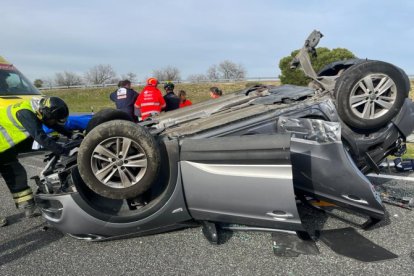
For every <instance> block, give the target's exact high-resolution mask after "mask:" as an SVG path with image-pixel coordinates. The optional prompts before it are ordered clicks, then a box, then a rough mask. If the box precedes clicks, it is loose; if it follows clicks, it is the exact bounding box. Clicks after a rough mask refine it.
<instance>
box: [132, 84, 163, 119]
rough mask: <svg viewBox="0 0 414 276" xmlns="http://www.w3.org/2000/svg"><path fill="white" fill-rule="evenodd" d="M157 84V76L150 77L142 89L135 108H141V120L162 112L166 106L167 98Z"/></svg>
mask: <svg viewBox="0 0 414 276" xmlns="http://www.w3.org/2000/svg"><path fill="white" fill-rule="evenodd" d="M157 85H158V80H157V79H156V78H149V79H148V80H147V85H146V86H145V87H144V88H143V89H142V91H141V93H140V94H139V96H138V98H137V101H136V102H135V108H136V109H139V111H140V113H141V120H145V119H146V118H148V117H149V116H153V115H157V114H160V112H161V110H162V109H164V108H165V105H166V104H165V100H164V98H163V96H162V93H161V91H160V90H159V89H158V88H157Z"/></svg>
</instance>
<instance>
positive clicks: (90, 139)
mask: <svg viewBox="0 0 414 276" xmlns="http://www.w3.org/2000/svg"><path fill="white" fill-rule="evenodd" d="M78 167H79V172H80V175H81V177H82V179H83V180H84V182H85V184H86V185H88V187H89V188H90V189H91V190H93V191H94V192H95V193H97V194H99V195H101V196H104V197H108V198H113V199H128V198H134V197H136V196H138V195H140V194H142V193H144V192H145V191H146V190H148V189H149V188H150V187H151V185H152V184H153V183H154V181H155V180H156V177H157V175H158V171H159V167H160V151H159V148H158V145H157V142H156V141H155V139H154V137H153V136H152V135H151V134H150V133H149V132H148V131H147V130H146V129H144V128H143V127H141V126H138V125H136V124H134V123H132V122H128V121H123V120H114V121H110V122H106V123H103V124H101V125H99V126H97V127H95V128H94V129H93V130H91V132H90V133H88V135H87V136H86V137H85V139H84V140H83V142H82V144H81V146H80V148H79V153H78Z"/></svg>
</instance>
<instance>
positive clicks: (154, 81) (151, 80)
mask: <svg viewBox="0 0 414 276" xmlns="http://www.w3.org/2000/svg"><path fill="white" fill-rule="evenodd" d="M147 85H149V86H157V85H158V80H157V79H156V78H149V79H147Z"/></svg>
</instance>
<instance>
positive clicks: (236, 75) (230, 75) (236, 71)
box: [218, 60, 246, 80]
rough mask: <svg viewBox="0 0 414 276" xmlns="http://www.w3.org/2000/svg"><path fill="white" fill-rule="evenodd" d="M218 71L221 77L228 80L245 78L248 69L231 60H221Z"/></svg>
mask: <svg viewBox="0 0 414 276" xmlns="http://www.w3.org/2000/svg"><path fill="white" fill-rule="evenodd" d="M218 71H219V72H220V73H221V77H222V78H223V79H226V80H236V79H244V78H245V76H246V69H244V67H243V66H242V65H241V64H236V63H234V62H232V61H229V60H225V61H223V62H221V63H220V64H219V65H218Z"/></svg>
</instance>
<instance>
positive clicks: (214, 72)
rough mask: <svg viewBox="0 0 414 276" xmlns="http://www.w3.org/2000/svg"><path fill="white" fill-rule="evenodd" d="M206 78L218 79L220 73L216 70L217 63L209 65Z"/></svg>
mask: <svg viewBox="0 0 414 276" xmlns="http://www.w3.org/2000/svg"><path fill="white" fill-rule="evenodd" d="M207 78H208V79H209V80H218V79H220V74H219V72H218V70H217V65H215V64H214V65H211V66H210V68H208V70H207Z"/></svg>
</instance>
